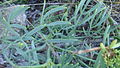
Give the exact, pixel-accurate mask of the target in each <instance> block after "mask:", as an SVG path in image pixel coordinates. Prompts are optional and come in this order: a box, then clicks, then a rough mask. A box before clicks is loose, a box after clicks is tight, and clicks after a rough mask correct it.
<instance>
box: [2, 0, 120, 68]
mask: <svg viewBox="0 0 120 68" xmlns="http://www.w3.org/2000/svg"><path fill="white" fill-rule="evenodd" d="M91 2H93V1H92V0H80V2H79V4H78V5H75V6H74V7H73V8H71V7H70V6H69V5H57V6H49V7H48V6H46V2H44V5H43V10H42V12H41V13H42V14H41V16H40V18H38V20H36V21H35V22H32V23H30V25H28V29H30V30H28V29H27V27H26V26H25V25H20V24H17V23H14V24H13V23H11V21H12V20H13V19H14V18H16V16H19V14H21V13H22V12H25V11H26V10H27V9H28V8H30V7H28V6H22V5H20V6H19V7H16V8H14V10H15V11H12V12H11V13H9V15H8V17H7V18H5V17H4V16H3V15H2V13H1V12H0V14H1V16H0V24H1V23H2V24H3V25H4V26H5V27H4V29H6V30H7V31H9V32H11V33H13V34H14V36H9V37H8V36H7V35H6V36H5V37H2V38H0V41H2V44H6V47H5V48H3V49H2V54H3V55H4V57H5V59H6V61H7V62H8V63H9V64H11V65H12V66H13V67H15V68H80V67H87V68H90V67H94V68H105V67H106V63H107V62H108V61H112V60H111V58H109V56H108V55H106V53H107V52H109V51H108V50H106V48H105V46H104V45H103V44H102V45H101V48H102V50H103V51H100V53H99V54H98V52H91V53H90V54H88V53H85V54H81V55H79V54H78V55H75V54H71V52H73V51H76V50H79V49H80V50H83V49H90V48H91V47H93V46H91V44H89V43H87V42H85V44H82V45H79V43H80V42H84V41H86V40H85V39H86V38H88V37H90V38H92V39H99V38H103V43H104V44H109V43H110V41H109V39H110V38H111V37H110V34H112V32H114V31H116V29H117V27H119V26H111V21H113V19H111V18H110V20H108V19H109V17H110V11H109V7H107V6H106V5H105V4H104V3H103V2H96V3H95V4H94V5H91ZM89 4H90V5H91V6H90V5H89ZM72 10H74V11H72ZM71 11H72V12H71ZM106 21H107V22H106ZM112 23H113V22H112ZM0 27H1V26H0ZM15 28H17V29H19V30H20V31H23V32H21V33H19V32H17V31H16V30H15ZM5 34H8V33H5ZM79 34H80V35H79ZM97 44H99V43H97ZM76 45H77V46H76ZM119 46H120V45H119V43H117V44H116V41H114V42H112V43H111V45H110V48H111V49H112V48H116V47H119ZM9 51H10V52H11V53H10V54H8V53H7V52H9ZM113 52H114V51H113ZM116 53H118V52H117V51H116V50H115V54H116ZM96 55H97V59H96V57H95V59H96V60H95V59H93V58H94V56H96ZM102 55H104V56H102ZM116 57H117V56H116ZM118 57H119V56H118ZM105 59H106V61H104V60H105ZM114 59H115V58H114ZM16 60H18V61H19V60H24V62H23V63H22V64H21V65H19V63H17V62H16ZM105 62H106V63H105ZM114 62H119V60H117V59H115V60H114ZM114 62H113V63H112V64H114ZM110 64H111V63H110ZM116 65H118V64H116Z"/></svg>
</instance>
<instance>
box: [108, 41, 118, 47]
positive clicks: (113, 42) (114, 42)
mask: <svg viewBox="0 0 120 68" xmlns="http://www.w3.org/2000/svg"><path fill="white" fill-rule="evenodd" d="M116 43H117V40H114V41H112V43H111V44H110V46H109V47H110V48H112V47H114V46H115V45H116Z"/></svg>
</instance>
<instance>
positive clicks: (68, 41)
mask: <svg viewBox="0 0 120 68" xmlns="http://www.w3.org/2000/svg"><path fill="white" fill-rule="evenodd" d="M47 41H48V42H52V43H61V42H63V43H71V42H76V41H78V40H77V39H49V40H47Z"/></svg>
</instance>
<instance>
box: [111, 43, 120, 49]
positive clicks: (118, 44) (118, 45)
mask: <svg viewBox="0 0 120 68" xmlns="http://www.w3.org/2000/svg"><path fill="white" fill-rule="evenodd" d="M118 47H120V43H117V44H115V45H114V46H112V48H118Z"/></svg>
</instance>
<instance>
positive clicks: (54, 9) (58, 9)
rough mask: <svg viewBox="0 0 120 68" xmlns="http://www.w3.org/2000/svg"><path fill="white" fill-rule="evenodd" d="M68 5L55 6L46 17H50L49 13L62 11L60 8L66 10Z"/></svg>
mask: <svg viewBox="0 0 120 68" xmlns="http://www.w3.org/2000/svg"><path fill="white" fill-rule="evenodd" d="M66 8H67V7H64V6H58V7H56V8H53V9H51V10H49V11H48V12H47V13H46V14H45V15H44V19H46V17H48V16H49V15H51V14H53V13H55V12H57V11H60V10H64V9H66Z"/></svg>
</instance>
